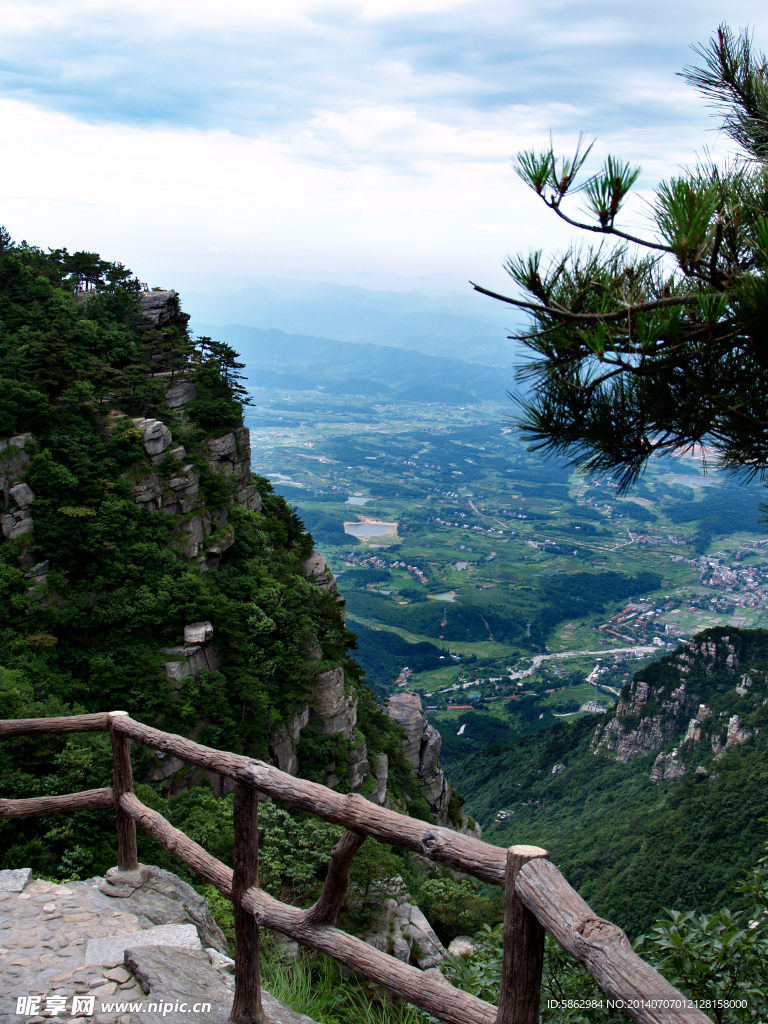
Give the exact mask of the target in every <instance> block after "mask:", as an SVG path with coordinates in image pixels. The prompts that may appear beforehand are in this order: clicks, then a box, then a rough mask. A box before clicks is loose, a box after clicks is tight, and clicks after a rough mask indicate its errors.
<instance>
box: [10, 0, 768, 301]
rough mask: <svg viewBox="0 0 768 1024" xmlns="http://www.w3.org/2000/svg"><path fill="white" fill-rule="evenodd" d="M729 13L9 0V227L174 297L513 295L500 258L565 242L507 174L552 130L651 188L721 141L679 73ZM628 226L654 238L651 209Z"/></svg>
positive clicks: (390, 2)
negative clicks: (327, 284)
mask: <svg viewBox="0 0 768 1024" xmlns="http://www.w3.org/2000/svg"><path fill="white" fill-rule="evenodd" d="M720 13H721V12H720V8H719V6H718V5H715V3H714V0H702V3H701V4H699V5H697V6H696V7H695V8H694V7H692V5H691V4H690V3H688V2H683V0H671V2H666V3H661V2H660V0H651V2H649V3H647V4H644V5H640V6H632V5H624V6H623V7H620V8H619V7H617V6H616V4H615V3H613V2H611V3H610V5H609V4H608V2H607V0H591V2H578V0H576V2H574V0H569V2H568V3H567V4H566V3H565V2H561V0H543V2H542V3H539V4H538V5H537V6H536V7H535V8H534V7H532V6H531V5H530V4H528V3H523V2H522V0H513V2H510V0H473V2H465V0H455V2H454V0H361V2H359V3H356V4H332V3H328V2H324V3H320V2H314V0H285V2H281V3H280V4H275V3H267V2H266V0H258V2H254V0H221V2H219V3H217V4H211V3H210V2H209V0H205V2H203V0H162V2H161V3H157V2H156V0H151V2H150V0H135V2H134V0H132V2H131V3H130V4H128V3H125V2H118V3H115V2H105V0H78V2H74V0H37V2H35V0H23V2H22V0H4V2H3V0H0V21H2V23H3V28H4V31H3V41H2V43H1V44H0V118H1V119H2V124H3V150H4V157H5V159H4V160H3V162H2V165H1V166H0V187H1V188H2V194H3V196H4V201H3V210H2V212H1V213H0V221H3V220H4V221H6V222H7V224H8V227H9V229H10V230H11V231H12V234H14V235H15V236H16V237H27V238H28V239H29V240H30V241H32V242H35V243H38V244H41V245H52V246H53V245H67V246H68V247H69V248H70V249H76V248H90V249H97V250H99V251H101V252H103V254H104V255H105V256H107V257H109V258H112V259H121V260H123V261H124V262H126V263H128V264H129V265H131V266H132V267H134V269H135V270H137V271H138V272H139V273H140V274H141V275H142V277H148V276H151V275H152V274H155V275H157V276H158V277H161V276H162V278H163V280H162V281H160V280H158V283H169V282H168V280H167V276H166V275H167V274H168V273H169V272H170V271H171V270H172V269H179V270H189V271H191V270H195V269H196V270H199V271H202V272H205V271H209V272H214V271H215V272H217V273H218V272H222V273H232V274H234V273H239V274H251V273H252V274H260V273H262V274H263V273H275V274H287V275H291V274H299V275H301V274H303V275H305V276H306V275H307V274H315V273H322V274H323V275H325V276H328V275H331V276H332V275H334V274H337V275H345V274H349V273H352V272H356V273H357V272H359V273H367V274H370V275H372V277H373V278H374V279H375V278H376V276H377V275H390V276H391V275H392V274H403V275H406V276H408V275H412V276H414V277H418V276H419V275H433V276H434V275H445V276H446V277H447V276H454V277H455V278H457V279H466V278H467V277H472V278H474V279H477V278H483V279H484V280H487V281H489V282H490V284H492V285H494V284H495V285H496V286H499V285H501V284H503V283H504V277H503V275H502V273H501V271H500V269H499V268H500V263H501V260H502V259H503V257H504V255H505V254H506V252H508V251H514V250H515V249H517V248H523V249H527V248H528V246H529V245H530V244H534V243H535V244H537V245H538V244H542V245H544V246H545V247H549V246H553V245H565V244H567V242H568V239H569V237H570V231H569V229H567V228H565V227H564V226H563V225H561V224H559V223H557V222H553V221H552V219H551V215H548V214H547V212H546V211H545V210H544V209H543V207H542V206H541V204H540V203H538V202H537V200H536V198H535V197H534V196H532V195H531V194H530V193H528V192H527V191H526V190H525V188H524V187H523V186H522V184H521V183H520V182H519V181H518V180H517V179H516V178H515V176H514V175H513V174H512V172H511V170H510V157H511V156H512V155H513V154H514V153H515V152H516V151H517V150H518V149H520V148H524V147H526V146H533V145H536V146H544V145H547V144H548V141H549V135H548V133H549V131H550V130H553V131H554V133H555V143H556V145H557V146H559V147H562V148H563V149H567V148H568V147H571V146H573V145H574V144H575V140H576V138H577V136H578V133H579V131H581V130H585V131H586V132H588V133H590V135H595V136H597V138H598V142H597V144H596V146H595V150H594V154H593V155H594V161H595V164H597V163H598V162H599V161H600V160H601V159H602V157H603V156H604V155H605V154H606V153H607V152H609V151H610V152H613V153H615V154H617V155H622V156H624V157H625V158H627V159H630V160H632V161H633V162H638V163H641V164H642V166H643V177H642V179H641V187H642V188H643V189H644V190H646V192H647V190H648V189H649V188H650V187H651V186H652V185H653V183H654V182H655V181H657V180H658V179H659V178H661V177H664V176H668V175H669V174H671V173H674V172H675V170H676V168H677V167H678V166H679V165H680V164H681V163H686V162H690V161H691V160H692V159H694V156H695V152H696V151H697V150H698V151H699V152H701V150H702V149H703V147H704V145H705V144H706V143H708V142H709V143H711V142H712V141H714V139H713V137H711V136H709V135H707V133H706V129H707V128H708V127H711V126H712V123H713V122H711V121H709V120H708V118H707V114H706V111H705V110H704V108H703V107H702V104H701V103H700V101H699V99H698V97H697V96H696V95H695V94H694V93H693V92H692V91H691V90H690V89H688V88H687V87H686V86H685V85H684V83H683V82H682V80H681V79H679V78H676V77H675V74H674V73H675V71H677V70H678V69H679V67H680V66H681V65H682V64H683V63H684V62H685V61H686V60H689V59H690V58H691V54H690V52H689V51H688V49H687V46H688V44H689V43H693V42H697V41H703V40H705V39H706V38H707V37H708V35H709V34H710V32H711V31H712V29H713V28H714V27H715V26H716V24H717V20H718V18H719V16H720ZM754 13H755V12H754V11H750V10H749V9H748V8H747V6H746V4H745V3H744V0H732V4H731V6H730V8H729V11H728V15H729V17H731V18H732V20H733V22H734V24H740V23H741V22H744V21H746V20H747V16H748V15H751V16H752V17H753V18H754ZM758 13H759V12H758ZM761 30H762V31H763V35H764V36H765V37H766V38H765V40H764V41H765V44H766V45H768V18H766V17H765V16H764V15H762V14H761V15H760V18H759V19H758V24H757V26H756V41H757V43H758V44H760V42H761V34H760V33H761ZM9 153H10V154H12V159H8V158H7V156H6V154H9ZM627 222H628V223H629V224H630V225H631V226H632V227H633V228H634V229H635V230H641V229H643V228H644V227H645V226H646V224H645V215H644V208H643V205H642V203H641V202H635V203H634V205H632V206H630V208H629V209H628V212H627Z"/></svg>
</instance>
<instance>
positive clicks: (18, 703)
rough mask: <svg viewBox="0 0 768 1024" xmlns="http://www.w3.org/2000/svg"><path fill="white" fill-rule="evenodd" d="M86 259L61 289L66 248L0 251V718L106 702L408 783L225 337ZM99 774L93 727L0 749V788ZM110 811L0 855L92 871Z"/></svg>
mask: <svg viewBox="0 0 768 1024" xmlns="http://www.w3.org/2000/svg"><path fill="white" fill-rule="evenodd" d="M4 237H5V236H4ZM4 244H5V243H4ZM81 255H82V254H81ZM97 262H98V266H96V267H95V269H94V270H93V273H94V274H95V275H96V278H95V279H97V280H98V282H99V283H98V287H97V291H96V292H88V293H83V292H77V291H75V292H74V293H73V287H74V286H76V284H77V279H76V275H75V273H74V272H70V261H69V257H68V255H67V254H66V250H55V251H52V252H49V253H44V252H42V251H41V250H36V249H34V248H31V247H27V246H14V245H12V244H10V245H9V246H6V247H5V248H3V250H2V251H0V321H2V323H3V331H2V332H0V503H2V507H1V508H0V527H1V528H2V542H1V543H0V583H1V586H0V623H1V625H0V628H2V630H3V638H4V643H3V647H2V652H1V653H0V717H9V718H10V717H31V716H36V715H51V714H59V715H61V714H70V713H76V712H81V711H102V710H113V709H116V708H123V709H125V710H128V711H130V713H131V714H132V715H133V716H134V717H136V718H138V719H141V720H143V721H146V722H148V723H151V724H156V725H159V726H161V727H163V728H165V729H167V730H170V731H174V732H179V733H182V734H184V735H187V736H190V737H193V738H195V739H197V740H199V741H200V742H202V743H207V744H210V745H212V746H217V747H220V748H224V749H230V750H234V751H237V752H240V753H245V754H248V755H251V756H255V757H262V758H268V759H271V760H272V761H273V762H274V763H275V764H277V765H278V766H279V767H281V768H284V769H285V770H287V771H289V772H295V773H301V774H303V775H305V776H307V777H311V778H314V779H317V780H318V781H322V782H325V783H327V784H328V785H331V786H336V787H338V788H340V789H342V790H344V791H351V790H357V791H361V792H364V793H365V795H367V796H369V798H371V799H374V800H377V801H379V802H382V801H384V800H385V799H388V798H392V799H396V800H398V801H400V802H401V804H407V803H408V802H409V801H411V800H413V799H416V798H418V796H419V782H418V780H417V779H416V777H415V774H414V773H413V771H412V770H411V766H410V764H408V762H407V761H406V759H405V757H404V755H403V753H402V751H401V733H400V730H399V729H398V728H397V727H396V726H395V724H394V723H393V722H392V720H391V719H389V718H388V717H387V716H386V715H385V714H383V713H382V712H381V711H380V710H379V709H378V708H377V707H376V703H375V700H374V698H373V695H372V694H371V692H370V690H369V689H368V687H367V686H366V684H365V681H364V678H363V675H362V670H361V669H360V667H359V666H358V665H357V663H356V662H355V661H354V660H352V659H351V658H350V657H349V653H348V652H349V649H350V648H351V647H352V646H353V645H354V643H355V639H354V637H353V636H352V634H350V633H349V632H348V631H347V630H346V627H345V622H344V600H343V598H342V597H341V596H340V595H339V593H338V589H337V586H336V582H335V580H334V579H333V576H332V574H331V573H330V571H329V570H328V568H327V566H326V564H325V562H324V560H323V558H322V556H321V555H319V554H318V553H317V552H316V551H313V546H312V538H311V537H310V536H309V534H307V532H306V531H305V530H304V528H303V525H302V523H301V522H300V520H299V519H298V518H297V516H296V514H295V513H294V512H293V511H292V510H291V509H290V508H289V506H288V505H287V504H286V502H285V501H284V500H283V499H282V498H280V497H279V496H277V495H275V494H274V492H273V491H272V488H271V486H270V484H269V482H268V481H267V480H265V479H263V478H260V477H255V476H253V475H252V473H251V470H250V444H249V434H248V430H247V429H246V428H245V426H244V425H243V418H242V414H243V403H244V402H247V401H248V395H247V391H246V390H245V388H244V387H243V386H242V384H241V383H240V381H241V379H242V378H241V377H240V375H239V373H238V370H239V368H240V364H239V363H238V362H237V353H235V352H234V351H233V350H232V349H230V348H229V347H228V346H226V345H224V344H221V343H218V342H215V341H211V339H197V340H194V339H192V338H190V336H189V333H188V330H187V321H188V318H187V316H186V315H185V314H184V313H183V311H182V310H181V307H180V302H179V298H178V295H177V294H176V293H175V292H172V291H167V292H161V291H158V292H149V293H146V292H145V293H140V292H138V291H137V290H136V288H135V285H134V282H133V281H132V279H130V275H129V274H128V272H127V271H125V268H121V267H120V265H119V264H114V265H112V264H106V263H103V261H97ZM99 275H100V276H99ZM134 771H135V773H136V777H137V779H141V780H144V781H145V782H146V783H147V784H149V785H151V787H152V788H153V789H154V790H155V792H157V793H160V794H166V795H167V794H171V793H175V792H180V791H183V790H185V789H188V788H189V787H194V786H198V787H199V786H201V785H208V784H209V783H210V784H212V786H213V788H214V791H215V792H217V793H219V794H223V793H224V792H226V788H227V787H226V785H225V784H224V782H223V781H222V780H221V779H218V778H210V779H209V778H206V777H205V776H204V775H203V774H202V773H199V772H194V771H191V770H190V769H189V768H188V767H187V766H184V765H182V764H181V763H179V762H177V761H175V760H174V759H173V758H163V757H159V756H155V755H153V754H150V753H148V752H146V751H141V750H137V751H136V752H135V755H134ZM109 777H110V769H109V756H108V750H107V749H106V747H105V746H104V744H103V743H100V741H99V740H98V739H97V738H93V737H90V738H89V737H85V738H83V737H79V738H70V739H67V738H66V737H59V738H49V739H47V740H45V741H43V742H40V741H37V742H35V743H33V742H31V741H26V740H24V741H18V742H16V741H14V742H11V743H6V744H4V745H3V748H2V750H0V793H2V795H3V796H9V797H19V796H33V795H36V794H38V793H42V792H69V791H72V790H76V789H82V788H88V787H89V786H97V785H102V784H104V782H106V781H108V779H109ZM190 799H192V798H190ZM194 799H198V797H197V796H195V797H194ZM112 832H113V828H112V825H111V822H110V821H109V820H108V816H104V815H102V816H101V817H99V816H98V815H96V816H94V817H93V818H92V820H91V819H89V821H86V820H85V819H82V820H81V818H79V817H77V816H75V818H74V819H73V821H72V822H70V823H69V825H68V827H67V828H62V829H59V830H55V831H54V833H50V830H49V829H48V826H47V825H45V824H41V823H40V822H39V821H38V822H36V821H34V820H31V819H29V820H28V819H25V820H21V821H19V822H15V823H14V824H13V826H11V827H9V828H7V829H5V830H3V835H2V837H0V865H2V864H6V865H7V866H8V867H16V866H18V864H19V863H26V864H31V865H32V866H33V867H35V868H36V869H37V870H41V871H44V872H48V873H50V872H52V871H54V870H56V871H60V870H62V865H63V866H64V867H63V870H67V867H68V866H69V867H70V868H71V869H72V870H75V871H77V872H78V873H80V874H82V873H83V872H84V871H86V872H87V871H91V872H92V871H98V870H101V871H103V870H105V869H106V868H107V867H109V866H110V865H111V863H113V855H112V854H111V853H110V849H111V846H112V845H113V843H114V836H113V834H112Z"/></svg>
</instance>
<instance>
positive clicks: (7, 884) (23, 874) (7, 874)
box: [0, 868, 32, 892]
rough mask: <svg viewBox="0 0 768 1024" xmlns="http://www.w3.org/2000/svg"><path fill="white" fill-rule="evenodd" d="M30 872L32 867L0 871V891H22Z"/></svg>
mask: <svg viewBox="0 0 768 1024" xmlns="http://www.w3.org/2000/svg"><path fill="white" fill-rule="evenodd" d="M31 874H32V868H12V869H9V870H6V871H0V892H22V891H23V890H24V886H25V885H26V884H27V882H28V881H29V876H30V875H31Z"/></svg>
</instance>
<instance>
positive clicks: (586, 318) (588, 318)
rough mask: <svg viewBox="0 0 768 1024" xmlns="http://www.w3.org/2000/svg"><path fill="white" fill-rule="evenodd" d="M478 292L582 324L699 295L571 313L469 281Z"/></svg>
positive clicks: (692, 299)
mask: <svg viewBox="0 0 768 1024" xmlns="http://www.w3.org/2000/svg"><path fill="white" fill-rule="evenodd" d="M469 283H470V284H471V285H472V287H473V288H474V289H475V291H476V292H480V293H481V294H482V295H488V296H489V297H490V298H492V299H498V300H499V302H508V303H509V304H510V306H518V307H519V308H520V309H531V310H533V312H534V313H539V314H544V315H545V316H550V317H554V318H555V319H560V320H566V321H568V322H569V323H580V324H602V323H607V322H608V321H614V320H623V319H624V318H625V317H626V316H631V315H632V314H633V313H650V312H652V311H653V310H654V309H665V308H666V307H668V306H687V305H691V304H692V303H694V302H697V301H698V295H671V296H669V297H667V298H664V299H656V300H655V301H653V302H641V303H639V304H638V305H636V306H625V307H624V309H620V310H617V311H616V312H614V313H571V311H570V310H567V309H564V308H563V307H562V306H541V305H538V304H537V303H535V302H524V301H523V300H522V299H510V298H509V296H508V295H499V294H498V292H492V291H489V290H488V289H487V288H482V287H481V286H480V285H479V284H475V283H474V281H470V282H469Z"/></svg>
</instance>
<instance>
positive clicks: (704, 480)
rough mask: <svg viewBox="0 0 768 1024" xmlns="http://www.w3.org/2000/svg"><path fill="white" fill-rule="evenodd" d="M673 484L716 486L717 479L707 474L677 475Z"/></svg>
mask: <svg viewBox="0 0 768 1024" xmlns="http://www.w3.org/2000/svg"><path fill="white" fill-rule="evenodd" d="M672 483H673V484H683V486H685V487H716V486H717V480H713V479H712V478H711V477H707V476H676V477H675V478H674V479H673V480H672Z"/></svg>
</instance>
